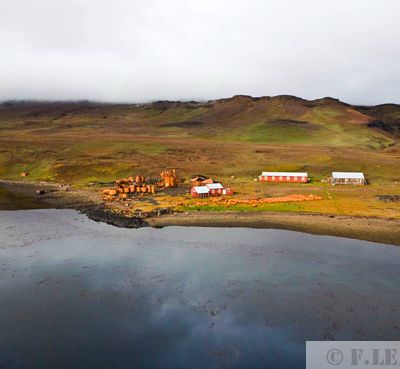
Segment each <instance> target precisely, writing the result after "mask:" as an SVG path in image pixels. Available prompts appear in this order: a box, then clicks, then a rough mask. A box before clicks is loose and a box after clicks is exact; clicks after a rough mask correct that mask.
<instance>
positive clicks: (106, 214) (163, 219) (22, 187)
mask: <svg viewBox="0 0 400 369" xmlns="http://www.w3.org/2000/svg"><path fill="white" fill-rule="evenodd" d="M0 188H4V189H6V191H9V193H10V194H13V196H22V197H23V198H30V199H37V201H36V204H37V206H36V208H49V207H50V208H63V209H64V208H66V209H76V210H78V211H81V212H82V213H85V214H86V215H87V216H88V217H89V218H90V219H92V220H94V221H100V222H105V223H108V224H112V225H115V226H118V227H124V228H140V227H156V228H159V227H167V226H199V227H202V226H203V227H227V228H228V227H245V228H274V229H285V230H293V231H299V232H305V233H310V234H317V235H327V236H337V237H345V238H354V239H359V240H365V241H371V242H378V243H386V244H393V245H399V246H400V220H398V219H390V218H378V217H358V216H348V215H329V214H310V213H289V212H270V211H258V212H239V211H218V212H210V211H193V212H185V213H182V212H181V213H171V214H163V215H159V214H158V215H157V214H155V213H146V214H143V216H142V217H132V216H125V215H123V214H120V213H115V212H112V211H111V210H109V209H107V208H106V207H104V205H103V204H102V203H101V201H99V200H98V196H96V195H95V192H94V191H89V190H84V189H73V190H69V191H66V188H60V187H59V185H57V184H54V183H46V182H41V183H37V182H32V181H6V180H0ZM39 188H46V192H47V193H46V194H45V195H41V196H37V195H36V191H37V189H39ZM0 204H1V206H0V210H23V209H24V207H23V206H20V207H15V206H14V207H7V206H4V204H3V203H0ZM28 208H30V209H32V208H33V207H27V208H25V209H28Z"/></svg>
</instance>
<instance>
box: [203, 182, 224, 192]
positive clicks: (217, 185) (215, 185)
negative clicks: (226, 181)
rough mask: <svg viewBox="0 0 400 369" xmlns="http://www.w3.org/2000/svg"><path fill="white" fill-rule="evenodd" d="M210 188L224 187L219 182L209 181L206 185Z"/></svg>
mask: <svg viewBox="0 0 400 369" xmlns="http://www.w3.org/2000/svg"><path fill="white" fill-rule="evenodd" d="M206 186H207V187H208V188H209V189H210V190H218V189H220V188H224V186H222V184H221V183H209V184H207V185H206Z"/></svg>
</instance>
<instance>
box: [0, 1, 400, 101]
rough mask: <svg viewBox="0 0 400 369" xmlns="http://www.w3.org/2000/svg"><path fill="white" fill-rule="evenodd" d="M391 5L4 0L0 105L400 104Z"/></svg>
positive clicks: (399, 51) (399, 6)
mask: <svg viewBox="0 0 400 369" xmlns="http://www.w3.org/2000/svg"><path fill="white" fill-rule="evenodd" d="M399 13H400V2H399V1H397V0H384V1H382V0H368V1H365V0H336V1H334V2H333V1H327V0H301V1H300V0H282V1H275V0H250V1H244V0H202V1H187V0H186V1H185V0H169V1H162V0H145V1H144V0H114V1H112V2H111V1H105V0H96V1H94V0H58V1H52V0H36V1H29V0H1V1H0V43H1V45H2V53H1V58H0V100H8V99H45V100H69V99H71V100H81V99H87V100H96V101H109V102H147V101H154V100H165V99H169V100H191V99H193V100H208V99H215V98H220V97H227V96H232V95H235V94H249V95H252V96H262V95H270V96H271V95H280V94H290V95H296V96H301V97H304V98H307V99H316V98H320V97H324V96H334V97H337V98H339V99H341V100H342V101H346V102H348V103H351V104H362V105H368V104H371V105H372V104H374V105H375V104H381V103H400V94H399V88H398V86H399V85H400V64H399V63H398V60H399V57H400V43H399V42H398V40H399V38H400V23H399V22H398V14H399Z"/></svg>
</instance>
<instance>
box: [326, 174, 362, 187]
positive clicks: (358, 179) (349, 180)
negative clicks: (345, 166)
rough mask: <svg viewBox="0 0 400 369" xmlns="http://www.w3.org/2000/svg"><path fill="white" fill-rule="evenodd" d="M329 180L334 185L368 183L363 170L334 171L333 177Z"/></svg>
mask: <svg viewBox="0 0 400 369" xmlns="http://www.w3.org/2000/svg"><path fill="white" fill-rule="evenodd" d="M329 182H330V183H331V184H333V185H338V184H339V185H340V184H352V185H366V184H367V181H366V179H365V176H364V173H361V172H332V177H331V178H330V179H329Z"/></svg>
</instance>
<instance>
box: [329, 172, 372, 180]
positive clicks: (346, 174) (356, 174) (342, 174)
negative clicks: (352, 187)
mask: <svg viewBox="0 0 400 369" xmlns="http://www.w3.org/2000/svg"><path fill="white" fill-rule="evenodd" d="M332 178H337V179H346V178H351V179H365V177H364V173H360V172H332Z"/></svg>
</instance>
